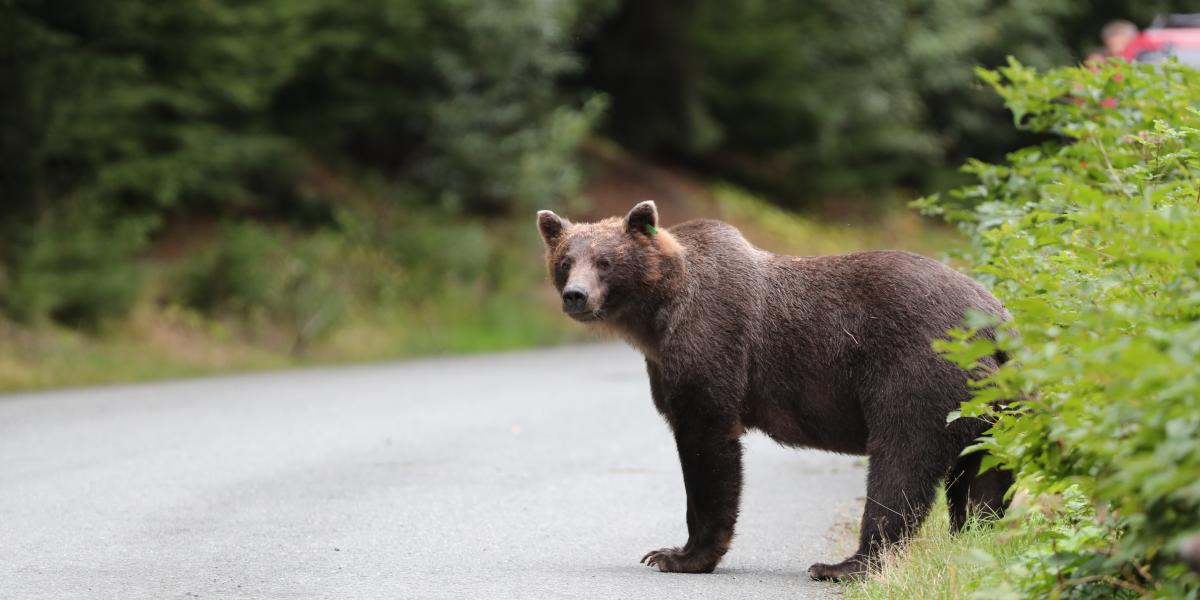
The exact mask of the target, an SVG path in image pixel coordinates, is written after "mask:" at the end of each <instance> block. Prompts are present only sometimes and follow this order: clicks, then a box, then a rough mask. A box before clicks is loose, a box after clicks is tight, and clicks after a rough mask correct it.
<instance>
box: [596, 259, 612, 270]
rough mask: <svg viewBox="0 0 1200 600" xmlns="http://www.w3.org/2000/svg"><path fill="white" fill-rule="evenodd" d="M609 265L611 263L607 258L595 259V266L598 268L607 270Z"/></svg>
mask: <svg viewBox="0 0 1200 600" xmlns="http://www.w3.org/2000/svg"><path fill="white" fill-rule="evenodd" d="M611 266H612V263H610V262H608V259H607V258H597V259H596V268H597V269H600V270H601V271H607V270H608V268H609V267H611Z"/></svg>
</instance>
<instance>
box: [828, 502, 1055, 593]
mask: <svg viewBox="0 0 1200 600" xmlns="http://www.w3.org/2000/svg"><path fill="white" fill-rule="evenodd" d="M1056 518H1058V517H1057V516H1054V515H1053V514H1052V515H1051V516H1050V517H1047V516H1046V514H1045V513H1043V512H1038V511H1031V510H1029V509H1027V508H1022V507H1020V506H1018V507H1015V508H1014V509H1013V510H1010V515H1009V517H1007V518H1006V519H1004V520H1002V521H999V522H995V521H978V520H976V521H973V522H971V523H970V524H968V526H967V527H966V528H965V529H964V530H963V531H961V532H959V533H957V534H953V535H952V534H951V533H950V528H949V518H948V515H947V512H946V502H945V497H944V496H942V495H940V494H939V498H938V500H937V503H936V504H935V505H934V508H933V510H932V511H931V513H930V516H929V518H928V519H926V521H925V523H924V524H923V525H922V527H921V530H920V531H919V532H918V534H917V535H916V536H915V537H914V538H913V539H912V540H911V541H910V542H909V543H908V544H907V545H906V546H904V547H903V548H901V549H898V550H895V551H892V552H890V553H888V554H887V555H886V556H885V557H884V560H883V563H882V565H881V566H880V567H879V568H878V569H877V570H875V571H874V572H873V573H872V574H871V575H870V577H869V578H867V579H865V580H862V581H858V582H853V583H849V584H846V585H845V587H844V588H843V590H842V591H843V595H842V597H843V598H844V599H845V600H885V599H886V600H892V599H895V600H901V599H909V598H919V599H922V600H940V599H945V600H957V599H962V598H977V599H983V598H988V599H999V598H1020V597H1021V595H1019V594H1016V592H1014V591H1012V589H1011V588H1010V587H1009V586H1008V584H1007V583H1006V577H1005V574H1006V572H1007V571H1008V570H1009V569H1012V568H1019V567H1013V565H1015V564H1017V563H1019V562H1020V557H1022V555H1024V554H1025V553H1027V552H1029V551H1031V550H1033V549H1035V548H1037V547H1038V546H1039V545H1041V542H1042V540H1043V536H1044V535H1045V534H1046V532H1047V531H1048V530H1049V529H1050V528H1051V527H1054V526H1056V525H1055V519H1056Z"/></svg>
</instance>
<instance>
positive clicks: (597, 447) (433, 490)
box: [0, 345, 864, 600]
mask: <svg viewBox="0 0 1200 600" xmlns="http://www.w3.org/2000/svg"><path fill="white" fill-rule="evenodd" d="M747 444H748V449H747V453H746V454H747V462H746V492H745V494H744V500H743V504H742V518H741V521H740V523H739V528H738V536H737V538H736V539H735V541H734V545H733V549H732V550H731V551H730V553H729V554H728V555H726V558H725V561H724V563H722V565H721V566H720V567H718V569H717V572H716V573H714V574H711V575H686V574H666V573H659V572H658V571H657V570H653V569H650V568H647V567H645V566H643V565H640V564H638V559H639V558H641V556H642V555H643V554H644V553H645V552H646V551H648V550H651V549H655V548H659V547H662V546H668V545H671V546H673V545H679V544H682V543H683V542H684V541H685V538H686V526H685V524H684V492H683V483H682V478H681V476H680V473H679V467H678V463H677V460H676V457H675V452H674V444H673V442H672V440H671V436H670V433H669V431H668V429H667V427H666V425H665V424H664V423H663V421H662V419H661V418H660V417H659V416H658V415H657V414H656V413H655V412H654V409H653V406H652V405H651V401H650V398H649V386H648V384H647V383H646V380H645V374H644V372H643V366H642V362H641V359H640V357H639V356H638V355H637V354H635V353H634V352H633V351H631V350H629V349H626V348H624V347H622V346H617V345H591V346H580V347H571V348H563V349H554V350H540V351H531V352H518V353H509V354H499V355H481V356H473V357H463V358H447V359H436V360H420V361H412V362H404V363H392V364H382V365H370V366H359V367H346V368H329V369H313V370H304V371H291V372H280V373H267V374H255V375H244V376H234V377H219V378H211V379H200V380H191V381H183V382H171V383H157V384H146V385H131V386H116V387H104V388H92V389H78V390H67V391H56V392H49V393H36V394H22V395H9V396H0V598H20V599H24V598H54V599H59V598H121V599H129V598H472V599H474V598H479V599H491V598H653V599H655V600H660V599H667V598H722V599H725V598H751V597H752V598H757V599H766V598H824V597H834V596H836V595H837V587H836V585H835V584H828V583H818V582H813V581H810V580H809V579H808V577H807V576H806V575H805V569H806V568H807V567H808V565H809V564H810V563H812V562H814V561H818V560H825V561H832V560H840V559H841V558H843V557H844V555H845V554H846V551H847V550H848V549H849V548H850V546H851V544H850V542H849V540H848V539H846V538H847V537H848V533H847V531H846V528H845V523H846V521H848V520H851V519H853V518H854V517H855V516H856V514H857V512H858V511H859V510H860V507H861V500H858V498H859V497H861V496H862V495H863V481H864V471H863V468H862V467H861V466H860V465H861V461H859V460H857V459H853V458H849V457H840V456H835V455H831V454H824V453H819V452H812V451H804V452H801V451H795V450H787V449H784V448H780V447H778V446H776V445H775V444H774V443H772V442H770V441H768V440H767V439H766V438H764V437H762V436H761V435H752V436H749V437H748V439H747Z"/></svg>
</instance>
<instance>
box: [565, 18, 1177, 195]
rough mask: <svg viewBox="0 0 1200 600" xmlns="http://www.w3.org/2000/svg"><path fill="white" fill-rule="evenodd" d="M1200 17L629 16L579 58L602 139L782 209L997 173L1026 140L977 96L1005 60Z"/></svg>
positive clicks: (1038, 56)
mask: <svg viewBox="0 0 1200 600" xmlns="http://www.w3.org/2000/svg"><path fill="white" fill-rule="evenodd" d="M1189 7H1191V8H1192V9H1194V8H1195V6H1194V3H1193V2H1186V1H1184V2H1180V1H1175V2H1172V1H1165V0H1106V1H1103V2H1096V1H1093V0H1039V1H1036V2H1029V1H1023V0H1003V1H986V0H915V1H908V2H893V1H891V0H860V1H858V2H845V1H842V0H816V1H810V2H770V1H765V0H744V1H740V2H723V1H719V0H671V1H666V2H625V3H623V4H622V7H621V9H620V11H619V12H618V13H617V14H616V15H615V17H614V18H613V19H612V20H610V21H608V22H607V23H606V24H605V25H604V26H603V27H602V28H601V30H600V31H599V33H598V34H597V35H596V37H595V38H594V39H593V40H592V41H591V42H590V44H589V45H588V46H587V47H586V48H585V56H586V57H587V58H588V59H589V62H588V70H587V73H586V75H587V77H586V78H585V80H586V82H587V83H589V84H590V85H592V86H594V87H596V88H598V89H601V90H603V91H605V92H607V93H608V94H609V95H610V96H611V97H612V112H611V115H610V119H609V120H608V124H607V131H608V132H609V133H610V134H611V135H613V136H615V137H616V138H617V139H618V140H620V141H621V142H623V143H625V144H626V145H628V146H630V147H632V148H634V149H636V150H638V151H641V152H647V153H652V154H657V155H661V156H669V157H673V158H676V159H682V160H686V161H690V162H693V163H694V164H697V165H699V166H702V167H704V168H706V169H709V170H716V171H718V172H721V173H723V174H725V175H727V176H730V177H734V178H737V179H739V180H741V181H744V182H746V183H749V184H753V185H754V186H757V187H760V188H766V189H769V190H771V191H773V192H774V193H775V195H776V196H778V197H779V198H780V199H781V200H782V201H784V202H786V203H790V204H792V205H798V204H800V203H801V202H803V201H805V200H807V199H812V198H814V197H820V196H822V195H828V194H838V195H852V196H861V195H863V193H864V192H879V191H887V190H890V189H893V188H895V187H896V186H897V185H902V186H909V187H915V188H918V189H923V188H928V187H931V186H933V187H936V186H938V185H939V184H940V183H941V182H942V181H944V177H945V175H946V171H945V170H944V169H943V166H944V165H946V164H955V165H957V164H959V163H961V162H962V160H964V159H965V158H966V157H969V156H974V157H984V158H989V157H990V158H996V159H998V158H1000V157H1001V156H1002V155H1003V153H1004V152H1007V151H1009V150H1011V149H1013V148H1014V147H1016V146H1017V145H1018V144H1019V142H1020V140H1021V138H1020V137H1019V136H1017V135H1016V132H1014V130H1013V129H1012V128H1011V127H1009V126H1006V117H1005V115H1004V112H1003V108H1002V107H1001V106H1000V105H999V103H998V102H996V101H995V99H994V97H993V96H992V95H991V94H989V93H987V92H986V91H985V90H983V89H980V88H979V87H978V86H976V85H974V84H975V80H974V71H973V69H974V67H975V66H976V65H983V66H989V67H995V66H1000V65H1002V64H1003V63H1004V60H1005V57H1006V56H1009V55H1012V56H1016V57H1017V58H1018V59H1020V60H1022V61H1025V62H1026V63H1029V64H1033V65H1038V66H1042V67H1052V66H1057V65H1062V64H1070V63H1073V62H1076V61H1077V60H1079V58H1081V57H1082V56H1084V54H1085V53H1086V52H1087V51H1088V50H1089V49H1091V48H1094V47H1096V46H1099V45H1100V38H1099V32H1100V29H1101V27H1102V26H1103V25H1104V24H1105V23H1106V22H1107V21H1109V20H1110V19H1116V18H1124V19H1132V20H1134V21H1136V22H1138V23H1140V24H1143V25H1144V24H1146V23H1149V21H1150V19H1152V18H1153V17H1154V15H1156V14H1161V13H1165V12H1171V11H1172V10H1175V11H1180V10H1186V9H1188V8H1189Z"/></svg>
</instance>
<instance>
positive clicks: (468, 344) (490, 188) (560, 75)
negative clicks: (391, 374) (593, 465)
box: [0, 0, 1200, 389]
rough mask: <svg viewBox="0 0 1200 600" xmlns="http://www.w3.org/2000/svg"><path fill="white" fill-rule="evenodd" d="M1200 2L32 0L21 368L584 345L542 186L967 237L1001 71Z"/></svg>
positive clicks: (997, 149)
mask: <svg viewBox="0 0 1200 600" xmlns="http://www.w3.org/2000/svg"><path fill="white" fill-rule="evenodd" d="M1196 4H1197V3H1196V2H1168V1H1149V0H1108V1H1083V0H1036V1H1034V0H911V1H906V2H894V1H889V0H861V1H859V2H842V1H840V0H809V1H793V2H778V1H776V2H768V1H767V0H746V1H741V2H730V1H720V2H718V1H716V0H660V1H656V2H644V1H641V2H639V1H637V0H509V1H507V2H478V1H470V0H361V1H358V2H342V1H334V0H262V1H259V2H241V1H234V0H194V1H186V2H158V1H151V0H78V1H53V0H47V1H32V0H31V1H22V0H2V1H0V53H2V59H0V90H2V93H0V120H2V122H0V389H17V388H28V387H43V386H52V385H63V384H80V383H95V382H106V381H118V380H132V379H146V378H155V377H168V376H178V375H186V374H195V373H203V372H211V371H216V370H225V369H249V368H265V367H276V366H286V365H293V364H308V363H314V362H340V361H354V360H371V359H383V358H391V357H398V356H407V355H415V354H428V353H440V352H465V351H481V350H492V349H504V348H512V347H520V346H529V345H535V344H547V343H560V342H564V341H569V340H574V339H580V338H581V336H582V335H584V334H583V332H582V330H581V329H580V328H579V327H578V326H576V325H574V324H572V323H570V322H569V321H568V320H567V319H564V318H562V317H561V316H560V315H559V314H558V310H557V306H556V302H555V298H554V297H553V295H552V293H551V290H550V288H549V285H548V284H547V283H546V282H545V275H544V267H543V264H542V259H541V252H542V249H541V241H540V239H539V237H538V235H537V233H536V230H535V228H534V216H533V215H534V211H535V210H537V209H542V208H550V209H554V210H556V211H560V212H561V213H563V214H565V215H568V216H570V217H572V218H576V219H586V218H593V217H598V216H608V215H614V214H623V213H624V212H625V211H626V210H628V208H629V207H630V206H632V204H633V203H635V202H637V201H639V200H642V199H647V198H652V199H655V200H657V201H658V202H659V206H660V211H661V212H662V214H663V217H664V218H665V219H666V221H667V223H668V224H669V223H674V222H679V221H682V220H685V219H688V218H694V217H698V216H711V217H718V218H723V219H726V220H729V221H731V222H734V223H735V224H737V225H739V226H740V227H742V228H743V229H744V230H745V231H746V233H747V235H748V236H749V237H750V238H751V239H752V240H754V241H755V242H757V243H758V244H760V245H762V246H764V247H766V248H769V249H771V250H775V251H778V252H786V253H793V254H813V253H832V252H842V251H848V250H854V249H861V248H872V247H898V248H909V249H913V250H916V251H920V252H924V253H926V254H932V255H939V254H941V253H942V252H943V251H945V250H947V249H949V248H952V247H953V246H954V244H955V243H956V235H955V232H954V231H953V230H950V229H946V228H944V227H943V226H939V225H936V224H934V223H932V222H926V221H924V220H923V219H922V218H921V217H919V216H917V215H916V214H915V213H914V212H912V211H911V210H910V209H908V208H906V203H907V201H909V200H911V199H913V198H915V197H918V196H921V195H923V194H927V193H931V192H935V191H938V190H941V189H946V188H948V187H952V186H954V185H956V184H960V183H962V182H963V181H964V179H961V178H960V175H959V173H958V172H957V169H956V167H957V166H958V165H960V164H962V162H963V161H964V160H966V159H967V158H979V159H982V160H985V161H988V160H997V159H999V158H1001V157H1002V156H1003V155H1004V153H1005V152H1006V151H1008V150H1011V149H1015V148H1017V147H1019V146H1021V145H1023V144H1026V143H1028V142H1029V141H1030V140H1029V139H1021V137H1020V136H1021V135H1023V134H1020V133H1018V132H1017V131H1016V130H1015V129H1014V127H1013V126H1012V120H1011V116H1010V115H1008V114H1007V113H1006V112H1005V111H1004V110H1003V109H1002V107H1001V105H1000V102H999V100H998V99H997V98H995V96H994V94H992V93H991V92H990V91H988V90H985V89H983V88H982V87H981V86H979V85H977V83H976V75H975V68H976V67H977V66H995V65H998V64H1002V63H1003V62H1004V61H1005V59H1006V57H1007V56H1009V55H1011V56H1015V57H1016V58H1018V59H1019V60H1021V61H1022V62H1024V63H1025V64H1027V65H1032V66H1036V67H1052V66H1056V65H1063V64H1074V63H1078V62H1079V61H1081V60H1084V59H1085V58H1086V57H1088V56H1090V55H1096V54H1098V55H1103V54H1105V53H1108V54H1112V53H1119V51H1120V49H1116V50H1114V49H1113V48H1108V49H1106V48H1105V44H1104V42H1105V40H1104V39H1102V35H1101V32H1102V30H1103V29H1104V28H1105V25H1106V24H1109V23H1110V22H1112V21H1113V20H1115V19H1127V20H1129V21H1131V22H1132V23H1133V24H1135V25H1137V26H1139V27H1145V26H1147V25H1149V24H1150V23H1151V22H1152V20H1153V19H1154V18H1155V17H1156V16H1158V15H1162V14H1167V13H1171V12H1183V11H1187V10H1189V9H1191V10H1197V9H1200V7H1198V6H1196ZM1118 29H1119V28H1118ZM1108 32H1109V33H1114V32H1117V31H1116V30H1109V31H1108ZM1117 33H1119V32H1117ZM1135 33H1136V32H1135Z"/></svg>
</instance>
